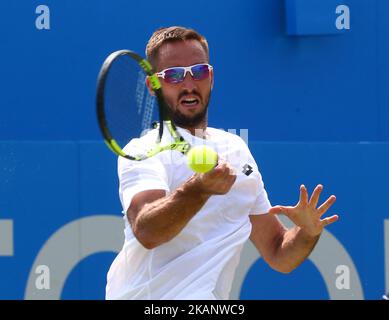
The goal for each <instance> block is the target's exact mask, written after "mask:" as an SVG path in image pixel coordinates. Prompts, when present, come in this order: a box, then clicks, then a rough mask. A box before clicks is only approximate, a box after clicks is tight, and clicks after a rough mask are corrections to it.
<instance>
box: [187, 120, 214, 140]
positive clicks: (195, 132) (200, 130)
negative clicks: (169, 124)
mask: <svg viewBox="0 0 389 320" xmlns="http://www.w3.org/2000/svg"><path fill="white" fill-rule="evenodd" d="M182 128H183V129H185V130H188V131H189V132H190V133H191V135H192V136H196V137H197V138H200V139H206V138H207V135H208V134H207V132H206V129H207V123H206V122H204V123H201V124H199V125H197V126H196V127H182Z"/></svg>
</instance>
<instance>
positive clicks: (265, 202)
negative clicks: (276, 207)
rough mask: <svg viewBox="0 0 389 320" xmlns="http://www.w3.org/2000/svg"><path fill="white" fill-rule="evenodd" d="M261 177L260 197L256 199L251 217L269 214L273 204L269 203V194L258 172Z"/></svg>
mask: <svg viewBox="0 0 389 320" xmlns="http://www.w3.org/2000/svg"><path fill="white" fill-rule="evenodd" d="M258 175H259V191H258V196H257V198H256V199H255V202H254V205H253V206H252V207H251V209H250V213H249V214H250V215H260V214H266V213H268V212H269V210H270V208H271V204H270V201H269V197H268V196H267V192H266V190H265V187H264V183H263V181H262V175H261V173H260V172H259V171H258Z"/></svg>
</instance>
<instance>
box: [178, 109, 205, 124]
mask: <svg viewBox="0 0 389 320" xmlns="http://www.w3.org/2000/svg"><path fill="white" fill-rule="evenodd" d="M206 116H207V110H206V109H204V110H203V111H201V112H198V113H196V114H193V115H186V114H184V113H182V112H180V111H177V112H175V113H174V114H172V120H173V122H174V123H175V124H176V125H178V126H179V127H195V126H197V125H199V124H201V123H203V122H204V120H205V119H206Z"/></svg>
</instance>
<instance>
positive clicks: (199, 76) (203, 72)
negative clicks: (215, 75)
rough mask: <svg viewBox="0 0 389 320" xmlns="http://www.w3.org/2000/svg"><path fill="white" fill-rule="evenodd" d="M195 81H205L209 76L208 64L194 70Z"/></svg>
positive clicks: (198, 66)
mask: <svg viewBox="0 0 389 320" xmlns="http://www.w3.org/2000/svg"><path fill="white" fill-rule="evenodd" d="M192 73H193V79H194V80H204V79H206V78H208V76H209V69H208V66H207V65H206V64H200V65H197V66H194V67H193V68H192Z"/></svg>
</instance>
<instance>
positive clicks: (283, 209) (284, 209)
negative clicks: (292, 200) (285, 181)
mask: <svg viewBox="0 0 389 320" xmlns="http://www.w3.org/2000/svg"><path fill="white" fill-rule="evenodd" d="M288 212H289V208H288V207H284V206H274V207H272V208H270V210H269V212H268V213H269V214H285V215H288Z"/></svg>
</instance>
